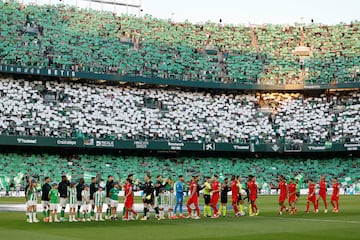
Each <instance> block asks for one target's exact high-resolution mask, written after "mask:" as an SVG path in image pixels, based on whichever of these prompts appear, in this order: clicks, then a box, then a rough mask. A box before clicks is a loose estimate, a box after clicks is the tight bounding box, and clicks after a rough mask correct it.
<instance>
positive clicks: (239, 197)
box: [237, 194, 242, 202]
mask: <svg viewBox="0 0 360 240" xmlns="http://www.w3.org/2000/svg"><path fill="white" fill-rule="evenodd" d="M237 201H238V202H240V201H242V196H241V194H239V196H238V198H237Z"/></svg>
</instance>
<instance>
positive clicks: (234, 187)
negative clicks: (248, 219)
mask: <svg viewBox="0 0 360 240" xmlns="http://www.w3.org/2000/svg"><path fill="white" fill-rule="evenodd" d="M239 196H240V193H239V185H238V181H237V179H236V178H235V175H232V176H231V199H232V202H231V204H232V206H233V208H234V213H235V216H239V208H238V204H239Z"/></svg>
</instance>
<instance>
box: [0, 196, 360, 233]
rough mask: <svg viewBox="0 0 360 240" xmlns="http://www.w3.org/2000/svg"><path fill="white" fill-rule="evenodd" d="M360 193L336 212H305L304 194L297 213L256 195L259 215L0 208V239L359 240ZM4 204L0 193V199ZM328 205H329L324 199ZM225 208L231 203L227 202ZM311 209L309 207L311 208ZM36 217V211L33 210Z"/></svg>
mask: <svg viewBox="0 0 360 240" xmlns="http://www.w3.org/2000/svg"><path fill="white" fill-rule="evenodd" d="M359 200H360V197H359V196H340V211H339V213H337V214H335V213H332V212H331V209H332V208H331V207H329V212H328V213H327V214H325V213H324V211H323V209H324V207H323V204H322V203H320V207H319V213H318V214H315V213H313V212H310V213H309V214H306V213H304V209H305V203H306V197H305V196H301V197H300V200H299V202H298V209H299V211H298V213H297V214H296V215H287V214H284V215H283V216H278V209H279V208H278V206H277V196H259V198H258V206H259V208H260V211H261V212H260V215H259V216H256V217H249V216H245V217H239V218H235V217H234V216H233V214H232V211H231V210H228V215H227V216H226V217H220V218H217V219H211V218H204V217H202V218H201V219H200V220H194V219H174V220H160V221H158V220H156V219H154V218H153V217H152V219H151V220H149V221H128V222H123V221H106V222H85V223H83V222H79V223H69V222H64V223H43V222H40V223H37V224H35V223H33V224H29V223H27V222H26V221H25V214H24V213H20V212H0V239H4V240H5V239H6V240H7V239H13V240H17V239H19V240H20V239H26V240H31V239H34V240H40V239H46V240H64V239H74V240H80V239H98V240H107V239H129V240H136V239H141V240H148V239H156V240H163V239H164V240H169V239H206V240H212V239H247V240H257V239H259V240H260V239H261V240H267V239H276V240H279V239H290V240H296V239H308V240H309V239H326V240H331V239H360V201H359ZM3 203H6V204H8V203H9V200H6V198H0V204H3ZM329 206H330V204H329ZM228 209H230V207H228ZM311 209H312V208H311ZM38 215H39V218H40V219H41V213H39V214H38Z"/></svg>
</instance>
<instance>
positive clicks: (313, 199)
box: [308, 195, 316, 202]
mask: <svg viewBox="0 0 360 240" xmlns="http://www.w3.org/2000/svg"><path fill="white" fill-rule="evenodd" d="M308 201H309V202H315V201H316V197H315V195H313V196H312V197H308Z"/></svg>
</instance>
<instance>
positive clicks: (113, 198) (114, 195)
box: [109, 183, 120, 220]
mask: <svg viewBox="0 0 360 240" xmlns="http://www.w3.org/2000/svg"><path fill="white" fill-rule="evenodd" d="M119 192H120V189H119V184H117V183H115V185H114V187H113V188H112V189H111V190H110V192H109V194H110V207H111V215H112V216H111V217H110V219H111V220H118V217H117V215H116V212H117V207H118V204H119Z"/></svg>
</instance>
